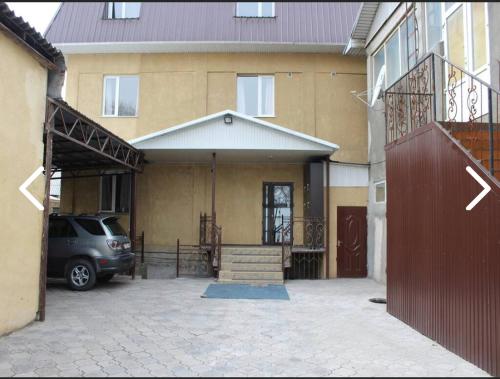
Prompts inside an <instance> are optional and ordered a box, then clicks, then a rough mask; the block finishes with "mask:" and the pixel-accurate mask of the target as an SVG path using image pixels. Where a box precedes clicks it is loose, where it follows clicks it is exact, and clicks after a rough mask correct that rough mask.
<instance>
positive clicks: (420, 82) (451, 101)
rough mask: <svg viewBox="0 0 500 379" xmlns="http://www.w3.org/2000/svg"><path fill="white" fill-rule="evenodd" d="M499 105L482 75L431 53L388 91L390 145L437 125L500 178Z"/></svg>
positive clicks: (387, 126) (387, 117) (494, 93)
mask: <svg viewBox="0 0 500 379" xmlns="http://www.w3.org/2000/svg"><path fill="white" fill-rule="evenodd" d="M499 101H500V93H499V92H497V91H495V90H494V89H493V88H492V87H491V86H490V85H489V84H487V83H486V82H485V81H483V80H481V79H480V78H479V77H478V76H477V75H473V74H471V73H469V72H467V71H466V70H464V69H463V68H460V67H458V66H457V65H455V64H453V63H451V62H450V61H449V60H447V59H445V58H443V57H441V56H439V55H437V54H434V53H431V54H429V55H427V56H425V57H424V58H423V59H421V60H420V61H419V62H418V63H417V64H416V65H415V66H414V67H413V68H412V69H411V70H410V71H409V72H408V73H406V74H405V75H404V76H402V77H401V78H400V79H399V80H398V81H397V82H396V83H394V84H393V85H392V86H391V87H389V89H387V91H385V107H386V109H385V114H386V142H387V143H391V142H393V141H396V140H397V139H399V138H401V137H404V136H405V135H407V134H409V133H411V132H412V131H414V130H415V129H417V128H419V127H421V126H424V125H426V124H428V123H430V122H431V121H435V122H438V123H439V124H440V125H441V126H443V127H444V128H445V129H447V130H448V131H449V132H450V133H451V135H452V136H453V137H454V138H456V139H458V140H460V142H461V143H462V145H463V146H464V147H465V148H467V149H469V150H470V151H471V153H472V155H473V156H474V157H475V158H476V159H478V160H479V161H480V162H481V163H482V164H483V165H484V166H485V167H486V168H487V169H489V170H490V172H491V174H492V175H495V173H496V174H497V176H500V155H499V153H498V151H499V150H500V149H498V146H497V149H496V151H497V152H496V153H495V145H496V144H499V143H500V126H499V123H498V120H499V118H498V116H499V114H498V110H499ZM495 154H496V155H495ZM495 167H498V168H497V169H495Z"/></svg>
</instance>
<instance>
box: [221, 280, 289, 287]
mask: <svg viewBox="0 0 500 379" xmlns="http://www.w3.org/2000/svg"><path fill="white" fill-rule="evenodd" d="M217 282H218V283H221V284H252V285H256V286H267V285H268V284H283V280H269V279H266V280H241V279H240V280H233V279H222V280H221V279H219V280H218V281H217Z"/></svg>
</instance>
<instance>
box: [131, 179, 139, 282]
mask: <svg viewBox="0 0 500 379" xmlns="http://www.w3.org/2000/svg"><path fill="white" fill-rule="evenodd" d="M135 179H136V173H135V171H131V172H130V210H129V212H130V220H129V222H130V241H131V242H132V251H134V252H135V251H136V238H137V235H136V234H137V229H136V208H135V206H136V204H135V203H136V201H135V200H136V199H135V198H136V186H135ZM132 279H135V262H134V266H133V267H132Z"/></svg>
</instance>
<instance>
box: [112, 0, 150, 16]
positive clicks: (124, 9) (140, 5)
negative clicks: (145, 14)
mask: <svg viewBox="0 0 500 379" xmlns="http://www.w3.org/2000/svg"><path fill="white" fill-rule="evenodd" d="M115 3H122V14H121V15H120V17H111V16H112V15H113V5H114V4H115ZM141 7H142V4H141V3H140V2H139V15H140V14H141V10H140V8H141ZM126 8H127V2H126V1H109V2H108V17H107V18H108V19H109V20H124V19H125V20H127V19H136V18H139V16H137V17H125V14H126Z"/></svg>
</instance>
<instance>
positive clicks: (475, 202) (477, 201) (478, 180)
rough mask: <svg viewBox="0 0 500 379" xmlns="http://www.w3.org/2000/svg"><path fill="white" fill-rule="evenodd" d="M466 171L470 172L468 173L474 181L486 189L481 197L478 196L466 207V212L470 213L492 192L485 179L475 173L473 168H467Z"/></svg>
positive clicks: (480, 194)
mask: <svg viewBox="0 0 500 379" xmlns="http://www.w3.org/2000/svg"><path fill="white" fill-rule="evenodd" d="M465 170H466V171H467V172H468V173H469V174H470V175H471V176H472V177H473V178H474V179H476V181H477V182H478V183H479V184H481V186H482V187H483V188H484V189H483V190H482V191H481V192H480V193H479V195H477V196H476V197H475V198H474V200H472V201H471V202H470V203H469V205H467V206H466V207H465V210H466V211H470V210H471V209H472V208H474V207H475V206H476V205H477V203H479V202H480V201H481V199H482V198H483V197H485V196H486V194H487V193H488V192H490V191H491V187H490V186H489V185H488V183H486V182H485V181H484V180H483V178H481V177H480V176H479V175H478V174H477V172H476V171H474V170H473V169H472V167H470V166H467V167H466V168H465Z"/></svg>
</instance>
